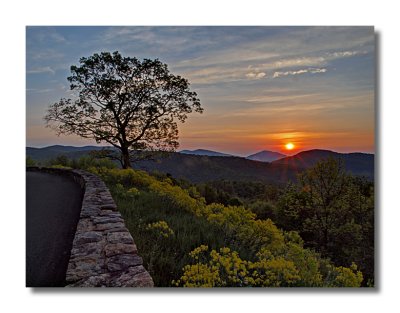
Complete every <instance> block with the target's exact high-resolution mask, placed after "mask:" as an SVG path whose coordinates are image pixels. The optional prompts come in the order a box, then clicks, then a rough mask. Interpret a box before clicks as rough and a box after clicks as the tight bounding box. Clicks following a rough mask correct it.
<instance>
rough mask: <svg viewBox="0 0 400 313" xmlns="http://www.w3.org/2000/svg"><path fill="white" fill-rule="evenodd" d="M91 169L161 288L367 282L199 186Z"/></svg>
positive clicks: (354, 270) (354, 271) (291, 234)
mask: <svg viewBox="0 0 400 313" xmlns="http://www.w3.org/2000/svg"><path fill="white" fill-rule="evenodd" d="M90 170H91V171H92V172H94V173H95V174H98V175H100V176H101V177H102V178H103V179H104V181H106V183H107V184H108V185H109V187H110V190H111V191H112V193H113V196H114V198H115V200H116V201H117V205H118V207H119V209H120V210H121V213H122V214H123V216H124V218H125V220H126V222H127V226H128V228H129V229H130V230H131V232H132V234H133V236H134V238H135V240H136V241H137V242H136V243H137V245H138V247H139V249H140V251H141V254H142V256H143V258H144V261H145V265H147V267H148V269H149V271H150V273H151V275H152V276H153V278H154V280H155V282H156V285H158V286H169V285H174V286H185V287H190V286H196V287H200V286H202V287H211V286H249V287H250V286H271V287H278V286H293V287H294V286H310V287H339V286H347V287H358V286H360V285H361V282H362V280H363V276H362V274H361V272H360V271H358V270H357V267H356V265H355V264H353V265H352V266H351V267H349V268H348V267H336V266H334V264H332V263H331V262H330V261H329V260H328V259H323V258H321V257H320V255H319V254H317V253H315V252H314V251H313V250H309V249H305V248H304V247H303V240H302V239H301V237H300V236H299V235H298V234H297V232H294V231H291V232H285V231H282V230H280V229H278V228H277V227H276V225H275V224H274V223H273V222H272V221H271V220H270V219H266V220H260V219H256V215H255V214H254V213H252V212H251V211H250V210H248V209H246V208H244V207H243V206H225V205H222V204H215V203H214V204H209V205H207V204H206V202H205V199H204V198H202V197H200V195H199V194H198V193H197V191H196V189H188V190H184V189H182V188H181V187H179V186H177V185H174V183H173V181H172V180H171V179H169V178H166V179H163V180H157V179H156V178H155V177H152V176H150V175H149V174H147V173H145V172H143V171H136V170H132V169H127V170H118V169H108V168H104V167H103V168H96V167H92V168H91V169H90ZM209 247H211V251H210V252H209ZM191 251H192V252H191Z"/></svg>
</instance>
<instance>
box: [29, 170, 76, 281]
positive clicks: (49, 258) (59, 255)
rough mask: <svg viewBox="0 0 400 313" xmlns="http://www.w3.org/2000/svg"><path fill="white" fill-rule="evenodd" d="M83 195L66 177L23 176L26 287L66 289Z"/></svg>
mask: <svg viewBox="0 0 400 313" xmlns="http://www.w3.org/2000/svg"><path fill="white" fill-rule="evenodd" d="M82 197H83V192H82V190H81V188H80V186H79V185H78V184H77V183H75V182H74V181H73V180H72V179H70V178H68V177H63V176H59V175H55V174H48V173H40V172H27V173H26V286H27V287H62V286H65V273H66V271H67V266H68V261H69V257H70V252H71V248H72V241H73V239H74V235H75V231H76V226H77V224H78V220H79V214H80V210H81V204H82Z"/></svg>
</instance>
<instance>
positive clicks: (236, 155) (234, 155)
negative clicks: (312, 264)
mask: <svg viewBox="0 0 400 313" xmlns="http://www.w3.org/2000/svg"><path fill="white" fill-rule="evenodd" d="M53 146H61V147H74V148H84V147H113V146H111V145H109V146H107V145H90V144H89V145H83V146H74V145H62V144H54V145H49V146H43V147H34V146H28V145H26V148H35V149H45V148H49V147H53ZM185 150H186V151H196V150H205V151H210V152H217V153H222V154H227V156H232V157H244V158H246V157H248V156H250V155H253V154H257V153H260V152H263V151H268V152H275V153H280V154H282V155H285V157H289V156H294V155H296V154H299V153H301V152H307V151H312V150H322V151H330V152H335V153H341V154H350V153H363V154H374V155H375V151H374V152H370V151H368V152H365V151H347V152H339V151H335V150H332V149H326V148H325V149H323V148H312V149H307V150H305V149H303V150H301V149H299V150H296V151H295V152H294V153H289V154H285V153H282V152H279V151H275V150H266V149H264V150H259V151H257V152H254V153H250V154H247V155H240V154H232V153H228V152H224V151H219V150H218V151H216V150H210V149H204V148H197V149H181V150H176V151H171V152H178V153H181V151H185Z"/></svg>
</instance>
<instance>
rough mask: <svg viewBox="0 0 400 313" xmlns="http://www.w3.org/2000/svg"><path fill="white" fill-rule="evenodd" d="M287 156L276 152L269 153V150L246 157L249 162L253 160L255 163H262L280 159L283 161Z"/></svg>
mask: <svg viewBox="0 0 400 313" xmlns="http://www.w3.org/2000/svg"><path fill="white" fill-rule="evenodd" d="M286 156H287V155H286V154H282V153H279V152H274V151H268V150H263V151H260V152H257V153H254V154H252V155H249V156H248V157H246V159H248V160H253V161H260V162H272V161H275V160H278V159H282V158H284V157H286Z"/></svg>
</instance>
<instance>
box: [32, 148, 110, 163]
mask: <svg viewBox="0 0 400 313" xmlns="http://www.w3.org/2000/svg"><path fill="white" fill-rule="evenodd" d="M106 148H107V149H112V147H110V146H83V147H74V146H62V145H53V146H48V147H44V148H33V147H26V155H27V156H30V157H31V158H32V159H34V160H36V161H46V160H49V159H52V158H56V157H57V156H59V155H65V156H66V157H68V158H71V159H76V158H80V157H81V156H84V155H86V154H87V153H88V152H89V151H93V150H102V149H106Z"/></svg>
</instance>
